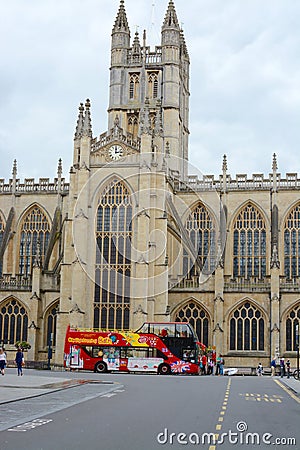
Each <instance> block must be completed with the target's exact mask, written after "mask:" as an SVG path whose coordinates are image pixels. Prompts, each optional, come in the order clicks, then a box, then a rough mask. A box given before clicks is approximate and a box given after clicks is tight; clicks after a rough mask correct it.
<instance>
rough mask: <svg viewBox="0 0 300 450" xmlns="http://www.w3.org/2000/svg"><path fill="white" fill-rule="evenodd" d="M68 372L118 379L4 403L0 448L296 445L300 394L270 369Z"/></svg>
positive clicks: (149, 449)
mask: <svg viewBox="0 0 300 450" xmlns="http://www.w3.org/2000/svg"><path fill="white" fill-rule="evenodd" d="M47 375H48V376H49V373H48V374H47ZM63 375H64V376H65V374H63ZM55 376H57V373H55ZM70 376H73V377H80V378H88V379H95V380H97V379H100V378H101V380H104V381H116V382H118V383H119V384H118V385H116V386H115V387H114V389H113V390H110V391H109V392H106V393H105V394H103V393H101V392H100V391H99V388H98V386H97V384H96V383H94V384H87V385H83V386H78V387H73V388H71V389H66V390H64V391H60V392H56V393H52V394H47V395H43V396H42V397H37V398H35V399H28V400H22V401H18V402H13V403H9V404H7V405H2V408H1V411H0V417H1V416H2V417H3V415H4V416H5V420H6V425H5V427H4V428H5V429H4V430H3V431H1V433H0V450H17V449H20V450H50V449H51V450H53V449H59V450H63V449H65V450H79V449H81V450H82V449H84V450H102V449H103V450H127V449H128V450H158V449H169V450H171V449H174V450H175V449H176V450H178V449H197V448H199V449H208V450H215V449H220V450H227V449H251V450H253V449H255V448H257V449H259V450H261V449H270V448H271V449H295V450H299V449H300V427H299V418H300V403H299V402H300V401H299V399H298V398H296V397H294V398H293V397H291V395H290V394H289V392H288V391H287V390H286V389H285V390H284V389H282V387H281V386H280V385H279V384H278V381H277V380H276V381H274V379H272V378H271V377H227V376H226V377H215V376H207V377H205V376H203V377H197V376H157V375H133V374H131V375H126V374H105V375H101V376H100V375H97V374H91V373H80V374H77V373H73V374H70ZM213 439H215V441H216V442H215V441H214V440H213Z"/></svg>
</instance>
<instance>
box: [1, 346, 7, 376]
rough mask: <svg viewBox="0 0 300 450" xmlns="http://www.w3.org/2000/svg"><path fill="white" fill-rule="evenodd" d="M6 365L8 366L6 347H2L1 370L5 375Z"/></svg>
mask: <svg viewBox="0 0 300 450" xmlns="http://www.w3.org/2000/svg"><path fill="white" fill-rule="evenodd" d="M5 366H6V353H5V351H4V349H3V348H2V347H1V348H0V371H1V373H2V375H4V369H5Z"/></svg>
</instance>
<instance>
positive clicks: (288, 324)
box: [281, 299, 300, 352]
mask: <svg viewBox="0 0 300 450" xmlns="http://www.w3.org/2000/svg"><path fill="white" fill-rule="evenodd" d="M281 323H283V324H285V351H287V352H293V351H296V350H297V337H296V326H297V325H298V327H299V325H300V300H299V299H298V300H297V302H295V303H294V304H293V305H292V306H291V307H289V309H288V310H287V311H285V312H284V313H283V315H282V321H281Z"/></svg>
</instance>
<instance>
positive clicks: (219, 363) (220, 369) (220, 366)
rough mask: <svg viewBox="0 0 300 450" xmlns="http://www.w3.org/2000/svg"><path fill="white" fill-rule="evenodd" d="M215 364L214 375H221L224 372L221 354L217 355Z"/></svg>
mask: <svg viewBox="0 0 300 450" xmlns="http://www.w3.org/2000/svg"><path fill="white" fill-rule="evenodd" d="M216 363H217V365H216V375H219V376H220V375H223V373H224V363H225V361H224V359H223V356H222V355H219V356H218V357H217V361H216Z"/></svg>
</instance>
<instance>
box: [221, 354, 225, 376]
mask: <svg viewBox="0 0 300 450" xmlns="http://www.w3.org/2000/svg"><path fill="white" fill-rule="evenodd" d="M220 356H221V364H220V375H224V366H225V359H224V358H223V355H220Z"/></svg>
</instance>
